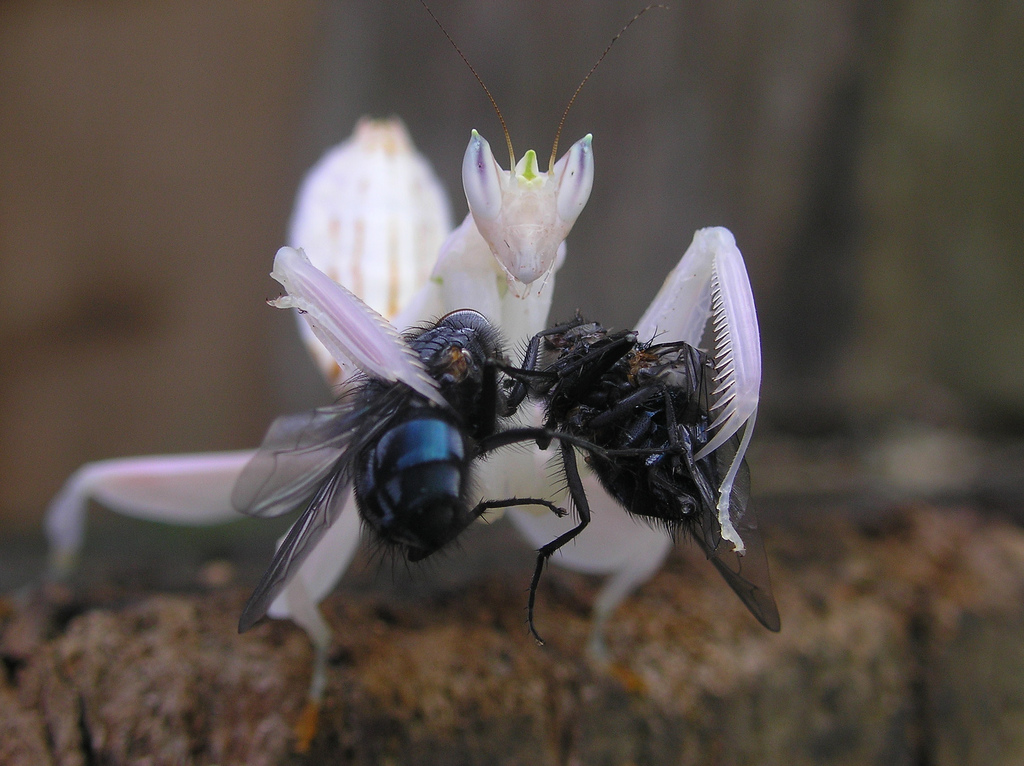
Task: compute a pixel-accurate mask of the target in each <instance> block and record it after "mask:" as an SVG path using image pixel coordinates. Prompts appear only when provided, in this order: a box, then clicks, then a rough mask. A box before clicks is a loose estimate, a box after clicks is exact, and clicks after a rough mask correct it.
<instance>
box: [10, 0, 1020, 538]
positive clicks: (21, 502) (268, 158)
mask: <svg viewBox="0 0 1024 766" xmlns="http://www.w3.org/2000/svg"><path fill="white" fill-rule="evenodd" d="M672 5H673V8H672V9H671V10H668V11H661V10H657V11H652V12H651V13H649V14H648V15H647V16H646V17H645V18H643V19H642V20H641V21H640V22H639V23H638V24H636V25H635V26H634V27H633V28H631V29H630V30H629V32H628V33H627V34H626V35H625V36H624V37H623V38H622V39H621V40H620V41H619V42H618V43H617V44H616V46H615V48H614V49H613V50H612V52H611V53H610V54H609V56H608V58H607V59H606V61H605V62H604V63H603V65H602V66H601V67H600V68H599V69H598V70H597V72H596V74H595V75H594V76H593V78H592V79H591V80H590V82H589V83H588V84H587V86H586V88H585V89H584V90H583V92H582V94H581V95H580V97H579V98H578V100H577V101H576V104H575V106H574V107H573V110H572V111H571V113H570V114H569V117H568V121H567V123H566V126H565V131H564V134H563V137H562V143H561V146H562V147H563V149H564V148H567V147H568V146H569V145H570V143H571V142H572V141H574V140H576V139H578V138H579V137H581V136H582V135H584V134H585V133H588V132H591V133H593V135H594V152H595V157H596V164H597V177H596V182H595V187H594V193H593V196H592V197H591V200H590V202H589V204H588V206H587V208H586V210H585V211H584V213H583V215H582V216H581V218H580V220H579V221H578V223H577V225H576V227H575V229H574V230H573V232H572V234H571V236H570V238H569V258H568V260H567V263H566V265H565V267H564V269H563V270H562V272H561V273H560V275H559V280H558V288H557V293H556V299H555V308H554V311H553V313H552V318H553V319H561V318H566V317H568V316H570V315H571V313H572V312H573V311H574V310H575V309H577V308H579V309H580V310H582V311H583V312H584V313H585V314H587V315H590V316H592V317H595V318H599V319H600V320H601V321H602V322H604V323H605V324H609V325H613V326H619V327H621V326H629V325H632V324H634V323H635V322H636V320H637V319H638V318H639V316H640V314H641V312H642V311H643V309H644V308H645V306H646V305H647V303H648V302H649V301H650V299H651V298H652V297H653V296H654V294H655V292H656V291H657V288H658V286H659V285H660V284H661V281H662V279H663V278H664V276H665V274H666V273H667V272H668V271H669V269H670V268H671V267H672V266H673V265H674V264H675V263H676V261H677V260H678V258H679V257H680V255H681V254H682V252H683V250H684V249H685V248H686V246H687V245H688V244H689V242H690V239H691V238H692V236H693V232H694V230H695V229H697V228H700V227H703V226H709V225H723V226H727V227H729V228H730V229H732V231H733V232H734V233H735V235H736V239H737V242H738V244H739V246H740V248H741V250H742V252H743V254H744V256H745V258H746V262H747V266H748V268H749V271H750V275H751V281H752V284H753V289H754V293H755V297H756V300H757V304H758V310H759V312H760V319H761V335H762V343H763V353H764V359H765V378H764V384H763V387H762V406H761V410H760V416H759V420H758V436H757V438H756V439H755V445H754V448H753V453H752V456H751V460H752V463H753V464H754V465H753V470H754V472H755V473H754V476H755V478H756V481H757V485H756V487H755V489H756V490H760V491H761V492H762V493H764V494H765V495H767V496H774V497H777V498H778V497H788V496H796V495H799V494H801V493H812V494H813V493H820V494H833V495H834V494H840V495H841V494H848V495H850V496H857V497H861V498H865V497H874V498H881V499H883V500H884V501H885V502H891V501H892V500H893V499H900V498H907V499H914V498H922V497H924V498H940V499H941V498H952V499H954V500H955V501H961V500H963V499H967V500H969V501H970V502H971V503H972V504H975V505H978V506H981V507H985V508H991V509H994V510H1000V511H1008V512H1011V513H1012V512H1014V511H1015V510H1017V509H1019V508H1020V507H1021V502H1020V499H1021V497H1022V495H1024V478H1022V471H1021V468H1022V467H1024V449H1022V448H1021V446H1020V445H1021V443H1022V441H1021V436H1022V435H1024V374H1022V363H1021V360H1022V357H1024V320H1022V310H1021V307H1022V302H1021V301H1022V299H1021V295H1022V294H1024V257H1022V252H1021V245H1022V244H1024V215H1022V212H1021V211H1022V203H1024V149H1022V136H1024V65H1022V62H1024V5H1022V4H1021V3H1020V2H1017V1H1016V0H1013V1H1011V0H1002V1H1001V2H1000V1H999V0H995V1H993V2H990V3H985V4H975V3H971V2H967V0H950V1H949V2H944V3H933V2H928V1H927V0H902V1H901V0H891V1H889V2H881V1H879V2H872V1H871V0H837V1H836V2H831V3H815V4H810V3H805V2H795V1H794V0H783V1H782V2H776V3H771V4H762V3H748V2H739V1H737V0H724V1H720V0H716V2H680V3H673V4H672ZM637 10H638V4H637V3H636V2H632V1H629V2H626V1H624V0H620V1H617V2H589V1H587V0H574V1H573V2H498V1H497V0H489V1H486V2H481V1H480V0H476V1H473V2H470V1H469V0H464V1H460V2H443V1H442V0H437V2H436V8H435V11H436V13H437V15H438V16H439V17H440V18H441V20H442V21H443V22H444V24H445V25H446V27H447V29H448V31H449V32H450V33H451V35H452V37H453V38H454V39H455V40H456V41H457V42H458V43H459V45H460V47H461V48H462V50H463V52H464V53H465V54H466V56H467V57H468V58H469V60H470V61H471V62H473V64H474V66H475V67H476V69H477V71H478V72H479V74H480V76H481V77H482V78H483V79H484V81H485V82H486V83H487V84H488V87H489V88H490V90H491V91H492V93H493V94H494V96H495V98H496V99H497V101H498V103H499V105H500V106H501V109H502V111H503V113H504V115H505V119H506V120H507V122H508V125H509V128H510V130H511V134H512V138H513V142H514V144H515V146H516V150H517V152H518V153H522V152H523V151H524V150H525V149H526V148H528V147H533V148H535V149H536V150H537V152H538V154H539V156H540V157H542V158H545V157H546V156H547V154H548V152H549V151H550V150H549V147H550V145H551V141H552V139H553V137H554V131H555V128H556V125H557V122H558V118H559V116H560V115H561V113H562V110H563V109H564V107H565V104H566V102H567V101H568V99H569V96H570V95H571V94H572V92H573V90H574V88H575V87H576V85H577V83H578V82H579V81H580V79H581V78H582V77H583V75H584V74H586V72H587V71H588V69H589V68H590V66H591V65H592V63H593V62H594V61H595V60H596V58H597V56H598V55H599V54H600V52H601V51H602V50H603V49H604V48H605V46H606V45H607V43H608V41H609V40H610V39H611V37H612V36H613V35H614V34H615V32H616V31H618V29H619V28H620V27H621V26H622V24H624V23H625V22H626V21H627V20H628V19H629V18H630V17H631V16H632V15H633V14H634V13H635V12H636V11H637ZM365 114H369V115H374V116H380V117H384V116H389V115H398V116H400V117H401V118H402V119H403V120H404V121H405V123H406V125H407V126H408V128H409V130H410V133H411V134H412V136H413V139H414V140H415V142H416V144H417V146H418V148H419V149H420V151H421V152H423V154H425V155H426V156H427V157H428V158H429V159H430V161H431V162H432V163H433V165H434V167H435V169H436V171H437V172H438V174H439V175H440V177H441V179H442V180H443V182H444V183H445V185H446V186H447V188H448V190H449V192H450V197H451V199H452V201H453V205H454V210H455V215H456V217H457V219H461V217H462V216H463V215H464V213H465V199H464V196H463V194H462V190H461V182H460V179H459V171H460V167H461V158H462V154H463V152H464V151H465V146H466V142H467V140H468V138H469V133H470V129H471V128H477V129H479V130H480V131H481V132H482V133H483V134H484V135H485V136H487V137H488V138H489V140H490V142H491V143H492V145H494V146H495V147H499V148H500V146H501V144H502V141H501V130H500V126H499V124H498V121H497V118H496V117H495V115H494V113H493V111H492V109H491V107H490V104H489V103H488V101H487V99H486V98H485V96H484V94H483V93H482V91H481V90H480V87H479V85H478V84H477V82H476V81H475V80H474V78H473V77H472V75H471V74H470V72H469V71H468V69H467V68H466V67H465V65H464V64H463V63H462V61H460V60H459V58H458V56H457V54H456V52H455V51H454V50H453V49H452V47H451V46H450V45H449V43H448V42H447V41H446V40H445V39H444V37H443V36H442V35H441V33H440V32H439V30H438V29H437V28H436V27H435V25H434V23H433V22H432V21H431V20H430V18H429V17H428V16H427V14H426V12H425V11H424V10H423V8H422V7H421V6H420V5H419V4H418V3H417V2H414V0H382V1H380V2H349V1H347V0H345V1H343V2H314V1H313V0H303V1H299V0H267V1H266V2H261V3H251V2H247V1H245V0H221V1H219V2H205V1H204V2H152V1H146V2H135V3H125V2H112V1H109V2H93V3H81V2H70V1H64V2H61V1H59V0H45V1H44V0H37V1H29V0H20V1H18V0H9V1H8V2H6V3H4V4H3V7H2V9H0V285H2V288H3V293H2V295H3V300H2V301H0V359H2V361H0V531H3V532H4V533H5V534H6V535H7V536H8V540H9V541H13V540H17V539H20V538H19V537H18V536H19V535H22V534H31V535H36V536H38V535H39V531H38V530H39V529H40V522H41V517H42V513H43V509H44V507H45V504H46V502H47V501H48V500H49V498H50V497H51V496H52V495H53V494H54V493H55V492H56V491H57V490H58V488H59V487H60V486H61V484H62V482H63V481H64V480H65V478H66V477H67V476H68V475H69V474H70V473H71V472H72V471H73V470H74V469H75V468H77V467H78V466H79V465H81V464H82V463H84V462H87V461H92V460H98V459H101V458H107V457H113V456H123V455H132V454H145V453H162V452H195V451H206V450H221V449H232V448H243V447H251V446H255V445H256V444H257V443H258V442H259V440H260V438H261V435H262V433H263V431H264V429H265V428H266V426H267V424H268V423H269V421H270V420H271V419H272V418H273V417H274V416H275V415H277V414H280V413H282V412H284V411H287V410H295V409H299V408H302V407H307V406H311V405H314V404H318V403H322V402H324V401H326V400H328V398H329V396H330V394H329V392H328V390H327V389H326V387H325V386H324V384H323V383H322V382H320V380H319V378H318V376H317V373H316V372H315V371H314V369H313V367H312V365H311V363H310V362H309V361H308V360H307V359H306V356H305V352H304V351H303V350H302V349H301V347H300V345H299V341H298V336H297V333H296V331H295V328H294V326H293V322H292V319H291V317H290V316H287V315H286V314H285V313H284V312H277V311H274V310H272V309H270V308H268V307H267V306H266V305H265V303H264V300H265V299H266V298H267V297H272V296H275V295H277V293H278V288H277V286H276V283H274V282H272V281H271V280H270V279H269V277H268V276H267V273H268V272H269V270H270V266H271V262H272V259H273V255H274V253H275V251H276V249H277V248H278V247H279V246H280V245H281V244H283V243H284V241H285V231H286V226H287V222H288V218H289V214H290V208H291V204H292V201H293V198H294V194H295V191H296V188H297V186H298V183H299V181H300V179H301V178H302V175H303V173H304V171H305V170H306V169H307V168H308V167H309V166H310V165H311V164H312V163H313V162H315V161H316V159H317V158H318V157H319V156H320V155H321V154H322V153H323V152H324V150H326V149H327V148H328V147H330V146H331V145H333V144H335V143H337V142H338V141H340V140H342V139H344V138H346V137H347V136H348V135H349V134H350V133H351V130H352V128H353V126H354V125H355V123H356V121H357V119H358V118H359V117H360V116H362V115H365ZM498 156H499V157H500V156H501V155H500V153H499V154H498ZM39 539H41V538H39Z"/></svg>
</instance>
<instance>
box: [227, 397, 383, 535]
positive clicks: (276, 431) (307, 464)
mask: <svg viewBox="0 0 1024 766" xmlns="http://www.w3.org/2000/svg"><path fill="white" fill-rule="evenodd" d="M365 409H366V408H365V407H362V408H359V407H355V406H354V403H353V401H352V398H351V397H348V398H346V399H345V400H343V401H341V402H339V403H338V404H334V405H330V406H328V407H320V408H318V409H315V410H310V411H309V412H302V413H299V414H296V415H284V416H283V417H280V418H278V419H277V420H275V421H274V422H273V423H272V424H271V426H270V429H269V430H268V431H267V435H266V436H265V437H264V439H263V444H262V445H261V446H260V448H259V450H258V451H257V452H256V454H255V455H253V457H252V459H251V460H250V461H249V463H248V464H247V465H246V466H245V468H244V469H243V470H242V473H241V475H240V476H239V477H238V482H237V483H236V484H235V488H234V490H233V491H232V492H231V503H232V505H233V506H234V507H235V509H236V510H237V511H239V512H240V513H244V514H246V515H247V516H258V517H261V518H271V517H274V516H280V515H281V514H283V513H288V512H289V511H294V510H295V509H296V508H298V507H299V506H300V505H302V503H304V502H306V501H307V500H309V499H310V497H312V495H313V494H314V493H315V492H316V490H317V488H318V487H319V485H320V484H321V483H322V482H323V480H324V479H325V478H326V477H327V476H328V474H330V473H331V472H332V471H333V470H334V469H335V467H336V466H337V465H338V463H339V461H340V460H341V459H342V457H343V456H344V454H345V450H346V449H347V448H348V446H349V444H350V443H351V441H352V438H353V437H354V434H355V432H356V428H357V427H358V425H359V423H360V422H361V419H362V416H363V415H364V414H365V413H364V410H365Z"/></svg>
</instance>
